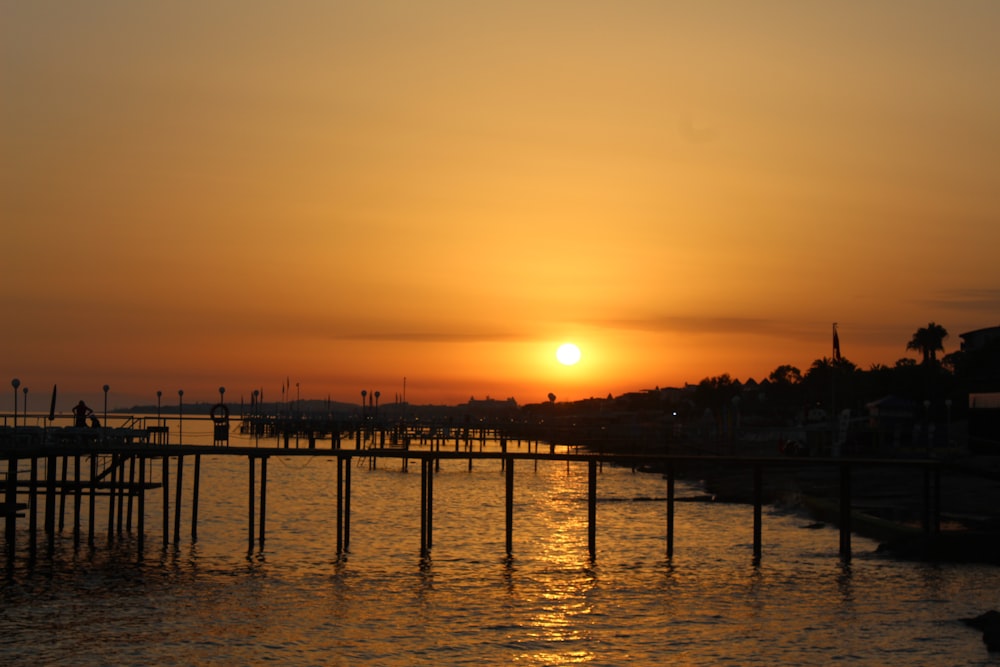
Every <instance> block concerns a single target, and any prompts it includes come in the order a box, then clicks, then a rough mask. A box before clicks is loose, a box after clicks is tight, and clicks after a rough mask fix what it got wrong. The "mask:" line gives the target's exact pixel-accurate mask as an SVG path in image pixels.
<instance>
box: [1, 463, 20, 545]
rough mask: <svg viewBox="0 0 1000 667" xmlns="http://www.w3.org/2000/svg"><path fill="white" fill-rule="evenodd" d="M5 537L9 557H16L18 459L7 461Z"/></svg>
mask: <svg viewBox="0 0 1000 667" xmlns="http://www.w3.org/2000/svg"><path fill="white" fill-rule="evenodd" d="M4 503H5V504H4V511H5V512H6V513H7V517H6V519H7V520H6V521H5V522H4V531H3V534H4V537H5V538H6V539H7V555H8V557H9V558H13V557H14V546H15V531H16V530H17V457H16V456H13V455H12V456H11V457H10V458H8V459H7V487H6V489H5V493H4Z"/></svg>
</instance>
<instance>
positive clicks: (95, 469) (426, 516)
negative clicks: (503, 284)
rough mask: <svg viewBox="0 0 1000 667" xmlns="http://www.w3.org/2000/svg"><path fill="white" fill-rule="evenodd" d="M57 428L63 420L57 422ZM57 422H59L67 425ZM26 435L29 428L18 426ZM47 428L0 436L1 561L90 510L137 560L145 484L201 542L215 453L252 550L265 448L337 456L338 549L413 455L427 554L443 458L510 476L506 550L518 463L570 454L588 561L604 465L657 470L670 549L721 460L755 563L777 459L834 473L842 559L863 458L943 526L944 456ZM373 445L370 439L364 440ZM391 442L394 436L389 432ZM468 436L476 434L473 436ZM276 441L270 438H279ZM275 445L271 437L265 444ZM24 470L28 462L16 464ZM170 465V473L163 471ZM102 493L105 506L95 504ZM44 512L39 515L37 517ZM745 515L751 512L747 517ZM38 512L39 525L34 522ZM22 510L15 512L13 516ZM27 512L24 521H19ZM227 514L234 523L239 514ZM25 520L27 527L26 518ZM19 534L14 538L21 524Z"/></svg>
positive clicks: (90, 521) (93, 521)
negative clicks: (357, 472) (739, 475)
mask: <svg viewBox="0 0 1000 667" xmlns="http://www.w3.org/2000/svg"><path fill="white" fill-rule="evenodd" d="M55 430H58V429H55ZM70 430H71V429H63V430H62V431H70ZM22 435H24V434H22ZM49 435H51V434H47V435H46V437H44V438H42V439H37V438H30V437H20V438H7V439H4V440H2V441H0V461H3V460H5V461H6V465H5V466H2V469H0V474H2V473H4V472H5V474H3V475H2V476H0V498H2V499H3V502H2V514H3V516H4V518H5V522H4V530H5V537H6V544H7V556H8V559H13V558H14V555H15V551H16V549H15V547H16V544H17V540H18V539H25V538H26V539H27V540H28V546H29V551H30V553H31V554H32V555H34V554H35V553H36V551H37V546H36V545H37V542H38V540H39V536H40V535H41V536H44V538H46V543H47V546H48V551H49V553H50V554H51V553H52V549H53V545H54V542H55V538H56V535H57V534H60V533H62V532H63V531H64V530H65V520H66V516H67V513H68V514H69V517H70V521H71V526H72V535H73V541H74V544H80V543H81V541H82V540H83V535H82V534H81V524H82V521H83V519H82V517H83V513H84V512H86V516H87V522H86V523H87V535H86V541H87V544H88V545H90V546H94V545H95V539H96V527H97V526H98V524H99V521H98V516H100V515H99V512H100V513H104V514H106V516H107V524H106V530H107V537H108V540H109V541H111V540H113V539H114V538H115V537H116V536H118V537H120V536H122V535H123V534H132V531H133V526H135V533H134V534H135V535H136V545H137V557H138V558H139V559H142V557H143V553H144V550H145V548H146V545H145V536H146V527H145V521H146V520H147V512H146V504H145V501H146V497H147V494H149V493H157V492H158V493H161V494H162V516H161V517H160V518H161V520H162V541H163V547H164V548H166V547H167V546H168V545H169V544H170V543H171V541H172V542H173V543H174V544H177V543H178V542H179V541H180V539H181V529H182V522H181V516H182V508H183V507H184V506H185V505H186V504H187V503H189V507H190V538H191V540H192V541H196V540H197V539H198V511H199V502H200V484H201V479H200V471H201V467H202V465H205V464H207V462H209V461H211V460H213V459H218V458H219V457H242V458H245V459H246V460H247V464H248V474H247V476H248V485H247V514H246V517H245V520H246V522H247V523H246V525H247V546H248V552H253V550H254V549H255V548H256V547H257V545H259V548H261V549H263V546H264V542H265V538H266V516H267V474H268V470H267V464H268V460H269V458H270V457H272V456H278V457H326V458H334V459H336V464H337V466H336V473H335V474H336V495H337V498H336V503H337V505H336V518H335V522H336V526H335V530H336V550H337V555H338V557H339V556H341V555H344V554H346V553H347V552H348V551H349V550H350V539H351V530H350V526H351V514H352V508H351V473H352V469H353V468H355V467H357V466H358V464H360V463H362V462H366V463H367V464H368V466H369V467H376V466H377V465H380V464H389V463H390V462H392V461H395V462H396V463H397V464H398V465H399V466H400V469H401V470H404V471H406V470H408V469H409V464H410V463H411V462H419V464H420V476H421V480H420V507H419V512H420V534H419V542H418V541H417V536H414V541H415V546H417V547H418V549H419V553H420V554H421V556H423V557H427V556H429V555H430V553H431V549H432V545H433V539H434V531H433V528H434V523H433V519H434V475H435V472H436V470H437V469H438V464H439V463H440V461H442V460H447V459H463V460H465V459H467V460H468V462H469V466H470V469H471V467H472V466H473V463H474V462H476V463H475V465H477V466H479V465H495V466H497V467H498V468H499V469H500V470H502V471H503V473H504V475H505V494H506V498H505V508H506V509H505V525H504V531H505V538H506V539H505V544H506V552H507V554H508V555H512V554H513V553H514V551H515V540H514V537H515V522H514V518H515V517H514V503H513V499H514V495H515V493H516V471H519V470H520V469H521V465H522V464H523V463H525V462H532V463H534V465H535V467H536V469H537V462H538V461H542V460H550V461H565V462H566V464H567V466H569V465H570V464H571V463H574V462H576V463H579V464H586V465H587V503H586V507H587V522H588V533H587V544H588V553H589V556H590V558H591V559H595V558H596V554H597V533H598V531H597V526H598V517H597V511H596V507H597V488H598V479H599V470H600V467H601V466H603V465H604V464H611V465H619V466H626V467H632V468H644V469H650V470H656V471H659V472H660V473H661V474H662V475H663V477H664V478H665V483H666V501H665V505H666V508H665V509H666V523H665V526H664V530H665V538H666V539H665V542H666V557H667V558H668V559H669V558H672V557H673V555H674V541H675V531H674V513H675V500H676V499H675V493H674V490H675V483H676V480H677V471H678V470H679V469H682V468H683V469H686V468H688V467H690V466H692V465H694V466H704V465H713V466H715V465H725V466H729V467H736V468H738V469H740V470H742V471H745V473H746V475H747V476H748V479H749V480H750V484H751V485H752V489H753V493H752V498H753V500H752V513H748V514H750V516H748V524H752V528H751V530H752V535H753V554H752V557H753V560H754V562H755V563H756V562H759V561H760V559H761V555H762V539H761V533H762V530H761V528H762V521H763V519H762V516H763V514H762V506H763V504H764V493H763V489H764V480H765V475H766V474H768V473H769V472H770V471H774V470H777V469H780V468H783V467H788V466H797V467H803V466H805V467H816V468H822V469H826V470H828V471H835V472H836V475H837V479H838V480H839V481H838V484H839V498H840V500H839V511H838V517H837V525H838V526H839V530H840V545H839V554H840V557H841V558H842V559H844V560H850V558H851V523H852V521H851V515H852V484H851V480H852V471H854V470H856V469H857V468H859V467H871V466H892V467H895V468H897V469H898V468H900V467H904V468H912V469H916V470H918V471H922V472H923V476H922V479H923V487H922V493H923V498H924V508H925V511H924V514H923V530H924V533H925V534H927V535H931V534H935V533H937V532H938V531H939V526H940V463H939V462H937V461H933V460H873V459H802V458H798V459H791V458H784V457H783V458H747V457H738V456H669V455H635V454H612V453H597V454H595V453H583V452H579V451H572V449H570V448H567V450H566V451H563V452H556V451H555V447H549V446H546V447H544V449H545V450H546V451H540V450H541V449H543V448H542V447H539V446H538V443H537V442H536V443H535V449H534V451H531V447H530V444H529V447H528V451H507V449H508V448H507V447H506V444H505V443H506V440H505V438H504V436H502V435H501V436H500V442H502V443H504V445H503V446H502V447H501V449H500V451H484V450H482V449H478V450H477V448H476V447H473V446H471V445H468V446H464V447H459V446H458V442H459V440H456V446H455V449H454V450H452V449H451V448H450V447H442V446H441V443H442V440H441V439H440V438H438V439H429V440H427V441H424V442H425V446H426V447H427V448H426V449H416V448H410V447H409V446H408V445H409V443H406V444H407V446H399V445H396V446H385V447H368V448H341V447H340V446H339V445H340V442H339V440H337V439H334V440H333V441H332V443H331V446H329V448H318V447H317V446H316V441H315V440H313V439H311V440H309V445H308V447H305V448H289V447H288V443H287V441H286V442H285V446H281V444H282V440H283V439H282V438H277V437H275V439H274V441H272V442H266V443H265V446H263V447H261V446H257V447H229V446H218V445H213V446H208V445H171V444H157V443H158V442H165V441H166V438H162V439H155V438H149V437H144V436H142V435H141V434H136V433H130V432H127V431H122V432H120V433H118V434H117V436H116V437H111V434H110V433H105V434H104V435H105V436H106V437H103V438H95V437H93V435H94V434H92V433H83V434H79V433H78V434H76V436H77V437H70V436H71V435H73V434H68V433H65V432H61V433H59V434H58V435H57V437H49ZM367 441H368V442H373V440H367ZM390 442H391V443H397V442H398V441H397V440H395V439H392V438H390ZM469 442H470V443H471V442H472V439H470V441H469ZM275 444H276V445H277V446H274V445H275ZM268 445H271V446H268ZM185 458H188V459H189V460H190V459H191V458H193V480H192V481H191V484H190V487H189V490H188V494H189V495H188V498H187V499H185V498H184V485H183V474H184V469H185V464H184V461H185ZM22 466H24V467H25V468H26V471H25V470H23V469H22ZM171 470H173V471H175V478H174V480H171V479H170V474H171ZM67 502H69V503H71V506H70V508H69V510H68V511H67ZM99 502H100V505H101V507H99V506H98V505H99ZM39 515H41V516H39ZM750 517H752V518H750ZM39 518H41V519H42V528H41V530H39ZM18 519H22V521H21V522H20V523H19V521H18ZM24 519H26V521H24ZM234 520H238V518H237V517H234ZM24 523H27V526H24V525H23V524H24ZM22 531H23V532H24V534H25V535H24V537H23V538H22V537H21V532H22Z"/></svg>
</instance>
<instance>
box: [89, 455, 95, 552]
mask: <svg viewBox="0 0 1000 667" xmlns="http://www.w3.org/2000/svg"><path fill="white" fill-rule="evenodd" d="M89 486H90V499H89V501H90V504H89V506H88V507H87V545H88V546H91V547H92V546H94V531H95V524H96V523H97V521H96V518H97V456H96V455H95V454H91V455H90V480H89Z"/></svg>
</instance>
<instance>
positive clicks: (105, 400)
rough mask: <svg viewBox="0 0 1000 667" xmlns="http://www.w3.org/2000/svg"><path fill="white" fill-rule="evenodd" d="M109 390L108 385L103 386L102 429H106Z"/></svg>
mask: <svg viewBox="0 0 1000 667" xmlns="http://www.w3.org/2000/svg"><path fill="white" fill-rule="evenodd" d="M109 389H111V387H109V386H108V385H104V428H107V427H108V390H109Z"/></svg>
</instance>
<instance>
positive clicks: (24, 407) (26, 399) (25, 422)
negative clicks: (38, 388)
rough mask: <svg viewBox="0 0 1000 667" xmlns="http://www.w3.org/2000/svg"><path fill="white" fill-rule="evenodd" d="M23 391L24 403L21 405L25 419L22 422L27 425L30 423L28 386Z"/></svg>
mask: <svg viewBox="0 0 1000 667" xmlns="http://www.w3.org/2000/svg"><path fill="white" fill-rule="evenodd" d="M21 391H23V392H24V405H23V406H21V410H22V412H23V413H24V419H22V420H21V423H22V424H24V425H25V426H27V425H28V388H27V387H25V388H24V389H22V390H21Z"/></svg>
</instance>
